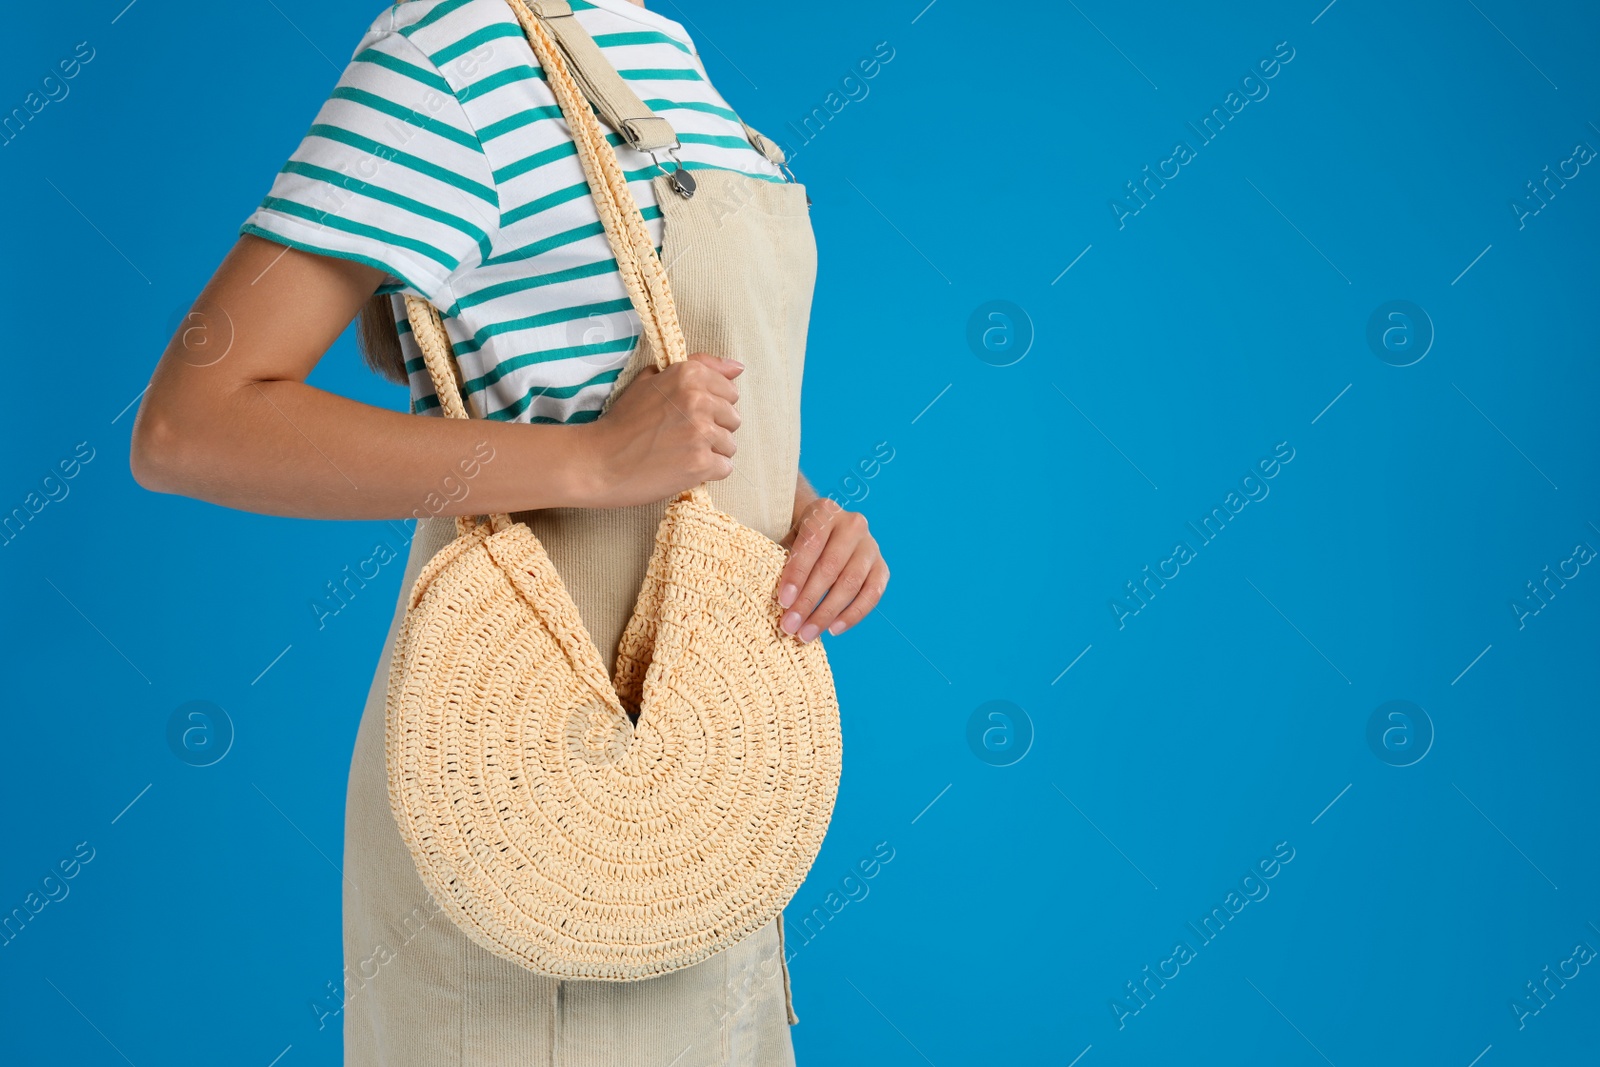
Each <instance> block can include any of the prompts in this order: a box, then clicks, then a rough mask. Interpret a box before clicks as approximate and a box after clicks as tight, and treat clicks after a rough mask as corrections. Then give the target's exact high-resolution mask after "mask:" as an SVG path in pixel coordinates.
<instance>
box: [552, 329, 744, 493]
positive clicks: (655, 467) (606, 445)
mask: <svg viewBox="0 0 1600 1067" xmlns="http://www.w3.org/2000/svg"><path fill="white" fill-rule="evenodd" d="M743 370H744V364H742V363H740V362H738V361H737V360H732V359H720V358H718V357H716V356H713V355H710V354H709V353H706V352H694V353H691V354H690V356H689V358H688V359H686V360H684V361H683V362H681V363H674V364H672V365H671V366H669V367H668V368H667V369H666V370H659V369H657V368H656V367H653V366H651V367H645V368H644V369H643V370H641V371H640V372H639V375H638V377H636V378H635V379H634V380H633V381H632V382H630V383H628V386H627V388H625V389H623V390H622V392H621V393H619V394H617V398H616V399H615V400H614V401H612V402H611V407H610V409H609V410H608V411H607V412H606V414H605V416H604V417H603V418H599V419H596V420H595V421H594V422H591V423H588V424H586V425H584V426H582V427H578V428H577V429H578V430H579V432H581V433H584V434H586V435H587V436H588V437H589V438H590V441H589V442H587V443H586V444H585V447H584V449H583V453H584V454H585V455H587V456H588V457H590V459H591V460H592V463H591V465H590V469H589V470H588V472H587V474H586V476H585V477H584V479H583V480H584V482H585V484H586V489H585V490H584V491H583V493H582V495H583V497H584V500H583V503H582V504H581V505H580V506H582V507H590V508H619V507H627V506H629V505H632V504H646V503H651V502H653V501H657V500H662V499H665V498H666V497H669V496H671V495H673V494H674V493H679V492H682V491H683V490H685V489H688V488H690V487H691V486H696V485H699V484H700V483H701V482H704V481H719V480H721V479H723V478H726V477H727V476H728V475H730V474H732V473H733V453H734V450H735V446H734V442H733V431H735V430H737V429H738V428H739V421H740V420H739V412H738V409H737V408H735V406H734V405H735V404H736V403H737V401H738V399H739V386H738V383H737V382H736V381H735V380H734V379H736V378H737V377H738V376H739V374H740V373H741V372H743Z"/></svg>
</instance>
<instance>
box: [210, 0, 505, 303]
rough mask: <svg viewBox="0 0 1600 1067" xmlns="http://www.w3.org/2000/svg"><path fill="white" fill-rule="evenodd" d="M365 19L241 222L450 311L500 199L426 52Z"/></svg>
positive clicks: (473, 134)
mask: <svg viewBox="0 0 1600 1067" xmlns="http://www.w3.org/2000/svg"><path fill="white" fill-rule="evenodd" d="M389 23H390V20H389V18H388V17H387V16H385V18H383V19H380V20H379V22H377V23H374V24H373V27H372V28H371V29H369V30H368V31H367V34H366V36H365V37H363V39H362V42H361V45H360V46H359V47H358V48H357V49H356V52H355V54H354V55H353V56H352V58H351V60H350V63H349V65H348V66H347V67H345V69H344V72H343V73H342V74H341V75H340V77H339V82H338V85H337V86H336V87H335V88H334V90H333V92H332V94H331V95H330V96H329V98H328V100H327V102H326V103H324V104H323V105H322V108H321V110H320V111H318V113H317V116H316V121H315V123H314V124H313V125H312V126H311V129H310V130H309V131H308V132H307V133H306V136H305V139H304V140H303V141H301V142H300V145H299V147H298V148H296V149H295V151H294V154H293V155H291V156H290V157H289V161H288V162H287V163H286V164H284V167H283V169H282V170H281V171H279V172H278V175H277V177H276V178H275V179H274V180H273V183H272V188H271V191H270V192H269V193H268V194H267V196H266V198H265V199H263V200H262V201H261V204H260V206H259V207H257V208H256V210H255V211H254V212H253V213H252V214H251V215H250V217H249V218H248V219H246V220H245V222H244V223H243V225H241V226H240V227H239V233H240V234H241V235H242V234H246V233H251V234H255V235H257V236H259V237H264V238H267V239H268V240H272V241H277V242H279V243H280V244H286V245H289V246H291V247H294V248H298V249H301V250H303V251H306V252H314V253H318V254H321V255H326V256H335V257H338V258H341V259H353V260H358V261H360V262H362V263H366V264H367V265H369V266H372V267H377V268H378V269H380V270H383V271H385V272H386V273H387V275H388V277H387V278H386V279H385V281H384V283H383V286H382V287H381V288H380V289H379V290H378V291H379V292H380V293H385V292H386V293H405V294H412V295H417V296H422V297H425V298H426V299H428V300H429V301H431V302H432V303H433V304H434V305H435V306H437V307H441V308H446V309H448V308H449V307H450V306H451V304H452V303H453V298H452V296H451V295H450V294H451V292H452V287H451V283H452V280H453V278H454V277H455V276H457V275H459V274H461V273H462V272H464V271H467V270H470V269H472V268H473V267H475V266H476V265H478V264H479V263H481V262H482V261H484V260H485V259H487V258H489V256H490V255H491V241H492V237H493V234H494V233H495V231H496V230H497V228H498V226H499V219H500V202H499V196H498V193H497V190H496V188H495V180H494V174H493V171H492V169H491V168H490V166H489V162H488V159H487V158H486V157H485V155H484V152H483V146H482V144H480V143H479V139H478V135H477V131H476V130H475V129H474V128H473V125H472V122H471V120H470V119H469V118H468V117H467V114H466V112H465V110H464V109H463V108H462V106H461V103H460V101H459V100H458V99H457V98H456V96H455V94H454V93H453V92H452V91H451V89H450V86H449V84H448V83H447V82H446V81H445V79H444V77H443V76H442V75H441V74H440V72H439V69H438V68H437V67H436V66H435V65H434V63H433V61H432V60H431V59H429V58H428V56H427V55H426V54H425V53H424V52H423V51H422V50H421V49H420V48H419V47H417V45H416V44H414V43H413V42H412V41H411V39H410V38H409V37H408V36H406V35H405V33H404V32H402V31H400V30H396V29H391V28H389Z"/></svg>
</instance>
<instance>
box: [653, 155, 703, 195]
mask: <svg viewBox="0 0 1600 1067" xmlns="http://www.w3.org/2000/svg"><path fill="white" fill-rule="evenodd" d="M646 151H648V152H649V153H650V159H651V161H652V162H654V163H655V165H656V169H657V170H659V171H661V172H662V173H663V174H665V175H666V176H667V180H668V181H670V182H671V183H672V188H673V189H675V190H677V193H678V195H679V196H681V197H683V198H684V199H685V200H688V199H689V198H690V197H692V196H694V190H695V180H694V175H693V174H690V173H689V172H688V171H687V170H685V169H684V167H683V160H681V159H679V158H678V142H677V141H673V142H672V143H671V144H669V145H668V146H667V147H666V148H665V149H663V151H665V152H666V153H667V155H669V156H671V157H672V161H673V162H674V163H676V164H677V166H675V167H673V168H672V169H671V170H667V169H666V168H665V167H663V166H662V165H661V160H660V159H659V158H658V157H657V156H656V150H654V149H647V150H646Z"/></svg>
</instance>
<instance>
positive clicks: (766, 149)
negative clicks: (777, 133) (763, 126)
mask: <svg viewBox="0 0 1600 1067" xmlns="http://www.w3.org/2000/svg"><path fill="white" fill-rule="evenodd" d="M739 125H741V126H743V127H744V135H745V136H746V137H748V138H750V143H751V144H752V145H754V146H755V150H756V151H757V152H760V153H761V154H762V155H763V156H765V157H766V158H767V162H768V163H771V164H772V165H773V166H774V167H781V166H783V165H784V164H785V163H787V162H788V161H789V159H788V157H787V156H785V155H784V154H783V149H781V148H779V147H778V142H777V141H774V140H773V139H772V138H770V137H768V136H767V135H766V134H764V133H762V132H761V131H760V130H758V129H756V128H755V127H754V126H752V125H750V124H749V123H748V122H746V121H745V120H744V119H740V120H739Z"/></svg>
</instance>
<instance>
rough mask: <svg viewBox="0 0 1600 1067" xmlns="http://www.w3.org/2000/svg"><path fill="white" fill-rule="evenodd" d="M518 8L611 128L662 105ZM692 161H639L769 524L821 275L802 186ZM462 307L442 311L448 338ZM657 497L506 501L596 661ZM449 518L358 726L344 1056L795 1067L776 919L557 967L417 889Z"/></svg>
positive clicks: (405, 1064)
mask: <svg viewBox="0 0 1600 1067" xmlns="http://www.w3.org/2000/svg"><path fill="white" fill-rule="evenodd" d="M530 7H533V9H534V11H535V13H536V14H538V15H539V17H540V18H541V19H544V20H545V24H546V25H547V27H548V28H550V29H551V30H552V32H554V33H555V34H556V36H557V39H558V40H559V41H560V42H561V45H562V47H563V51H564V52H565V53H566V55H567V58H568V62H569V64H570V65H571V66H572V67H573V70H574V74H575V75H577V76H578V77H577V80H578V82H579V84H580V85H581V86H582V87H583V89H584V92H585V95H586V96H588V97H589V98H590V99H591V101H592V102H594V103H595V107H596V110H597V111H598V112H599V113H600V116H601V118H602V119H603V120H605V121H606V122H607V123H608V124H609V125H610V126H611V127H612V129H616V128H617V125H618V123H617V122H616V121H614V120H616V119H617V118H618V116H621V117H622V118H631V117H633V116H636V115H637V116H643V117H644V118H645V119H646V121H645V122H644V123H641V124H639V125H637V126H635V128H636V129H637V128H652V127H650V126H649V123H651V122H663V123H664V122H665V120H663V119H661V118H660V117H659V116H655V115H653V114H652V113H651V112H650V111H649V110H648V109H647V108H646V107H645V106H644V104H643V103H642V102H640V101H639V99H638V97H637V96H636V95H634V94H633V92H632V90H631V89H630V88H629V87H628V86H627V85H626V83H625V82H623V80H622V78H621V77H620V76H619V75H618V74H617V73H616V71H615V69H614V68H612V67H611V65H610V64H609V62H607V61H606V60H605V58H604V56H603V54H602V53H601V52H600V50H599V48H598V47H594V46H593V42H592V40H590V39H589V38H588V37H587V34H586V33H585V32H584V31H583V30H582V28H581V26H578V25H577V20H576V19H573V18H571V17H570V15H567V14H566V12H569V11H570V9H569V8H567V5H566V4H564V3H550V2H548V0H546V2H543V3H540V4H537V5H534V4H530ZM653 129H655V130H658V131H659V130H660V129H661V127H653ZM667 129H668V131H669V133H670V127H667ZM745 130H746V132H747V134H748V135H749V138H750V141H751V143H752V144H753V145H754V146H755V148H756V149H757V151H759V152H761V153H762V154H763V155H764V156H765V157H766V158H767V159H769V160H771V161H772V162H774V163H775V164H779V165H782V164H783V162H784V160H783V153H782V151H781V149H779V148H778V146H777V145H776V144H774V143H773V142H772V141H770V140H769V139H767V138H766V137H764V136H762V135H761V134H759V133H757V132H756V131H755V130H753V129H750V128H749V127H748V126H747V127H745ZM625 139H626V138H625ZM671 166H672V164H671V163H670V162H669V163H667V167H668V168H670V167H671ZM689 173H691V174H692V176H693V178H694V179H695V182H696V184H697V188H696V190H695V192H694V194H693V196H692V197H690V198H687V199H686V198H684V197H683V196H681V195H679V193H678V192H676V191H675V190H674V188H673V185H672V183H671V181H670V179H669V178H668V176H667V175H666V174H664V173H658V174H657V175H655V176H654V177H653V178H652V179H651V188H652V190H653V192H654V194H655V198H656V202H657V203H658V205H659V206H660V209H661V213H662V220H663V230H662V234H663V243H662V251H661V259H662V262H663V263H664V264H665V265H666V266H667V272H668V277H669V279H670V282H671V285H672V291H673V295H674V297H675V300H676V304H677V309H678V315H679V318H680V320H681V321H682V324H683V331H684V335H685V337H686V339H687V341H688V346H689V350H690V351H691V352H694V351H706V352H710V353H712V354H714V355H718V356H725V357H730V358H735V359H738V360H740V361H742V362H743V363H744V364H745V370H744V372H743V373H742V374H741V375H740V376H739V377H738V378H737V379H736V381H737V383H738V386H739V401H738V410H739V412H740V415H741V418H742V421H741V424H740V426H739V429H738V430H737V431H736V432H735V433H734V440H735V442H736V443H737V446H738V448H737V454H736V456H735V458H734V472H733V474H732V475H731V476H729V477H728V478H726V479H724V480H722V481H718V482H712V483H710V485H709V487H708V490H709V492H710V495H711V499H712V501H713V503H715V504H716V505H717V506H718V507H719V508H721V509H723V510H724V511H726V512H728V513H729V514H731V515H733V516H734V517H735V518H737V519H739V520H740V521H741V522H743V523H745V524H746V525H748V526H750V527H752V528H754V529H756V530H760V531H762V532H763V533H765V534H766V535H767V536H769V537H771V538H773V539H774V540H781V539H782V538H783V537H784V536H785V535H786V534H787V533H788V531H789V528H790V525H791V522H792V518H793V506H794V493H795V483H796V478H797V476H798V474H799V453H800V385H801V376H802V372H803V369H804V359H805V343H806V331H807V324H808V320H809V317H810V311H811V298H812V289H813V285H814V282H815V277H816V245H815V242H814V240H813V235H812V230H811V221H810V217H809V211H808V204H809V201H808V198H807V196H806V193H805V189H804V187H803V186H801V185H799V184H798V183H795V182H793V181H790V182H786V183H776V182H771V181H764V180H762V179H759V178H754V177H750V176H748V175H744V174H740V173H738V172H735V171H728V170H721V169H711V168H704V169H695V170H693V171H691V172H689ZM641 206H647V205H641ZM597 218H598V216H597ZM458 325H459V324H458V323H456V322H455V320H453V319H449V318H446V319H445V326H446V329H447V331H448V332H450V333H451V334H452V338H453V339H454V338H455V332H454V331H455V329H456V328H457V327H458ZM654 360H655V356H654V354H653V353H652V352H650V351H648V350H647V346H646V345H644V344H642V343H641V344H640V345H638V346H637V347H636V348H635V350H634V352H633V354H632V356H631V357H630V360H629V362H628V364H627V365H626V366H625V367H624V369H623V371H622V372H621V374H620V376H619V378H618V380H617V383H616V386H615V388H614V389H613V392H612V393H611V397H610V398H608V399H607V401H606V406H605V408H603V409H602V417H604V412H605V411H606V410H608V409H609V407H610V404H611V399H613V398H615V396H616V395H617V394H618V393H619V392H620V391H621V390H622V389H623V388H624V387H625V386H626V385H627V384H628V383H629V382H630V381H631V380H632V379H633V377H634V376H635V375H636V374H637V373H638V372H639V371H640V370H641V369H642V368H644V367H645V366H648V365H651V364H653V363H654ZM469 410H470V408H469ZM664 511H665V502H664V501H663V502H661V503H656V504H648V505H641V506H638V507H631V508H617V509H604V510H596V509H580V508H560V509H550V510H546V511H539V512H519V513H515V514H513V515H512V518H513V520H516V521H522V522H527V523H528V525H529V526H530V527H531V528H532V529H533V531H534V533H535V534H536V535H537V536H538V537H539V539H540V540H541V541H542V542H543V543H544V545H545V547H546V549H547V550H548V551H549V554H550V557H551V560H552V561H553V562H554V563H555V565H556V568H557V570H558V571H559V572H560V573H561V575H562V578H563V580H564V581H565V583H566V586H567V588H568V590H569V591H570V592H571V593H572V595H573V598H574V600H575V601H576V602H577V604H578V608H579V612H580V614H581V616H582V618H583V620H584V623H585V625H586V626H587V627H588V629H589V631H590V634H591V636H592V637H593V638H594V640H595V644H596V646H597V647H598V648H599V649H600V651H601V652H602V653H603V654H604V655H605V656H606V660H605V662H607V663H615V662H616V647H617V643H618V641H619V639H620V637H621V634H622V630H623V628H624V626H625V625H626V623H627V619H628V615H629V613H630V612H631V611H632V609H633V605H634V601H635V598H636V596H637V594H638V591H639V587H640V585H641V583H642V582H643V580H644V575H645V567H646V562H647V560H648V558H649V554H650V549H651V546H652V543H653V538H654V536H655V531H656V527H657V525H658V524H659V522H660V520H661V517H662V514H663V513H664ZM455 532H456V527H455V521H454V519H453V518H451V517H449V516H444V517H437V518H430V519H419V520H417V526H416V533H415V536H414V537H413V539H412V544H411V550H410V556H409V559H408V561H407V565H406V572H405V576H404V578H403V579H402V582H401V591H400V599H399V604H398V605H397V608H396V612H395V617H394V621H393V623H392V624H391V625H390V628H389V635H388V638H387V639H386V641H385V643H384V649H383V654H382V656H381V658H380V659H379V662H378V666H377V670H376V672H375V674H374V677H373V680H372V687H371V689H370V691H369V694H368V697H367V703H366V707H365V710H364V712H363V714H362V718H361V724H360V728H359V730H358V732H357V737H356V744H355V752H354V757H353V759H352V762H351V768H350V782H349V793H348V800H347V809H346V822H345V853H344V857H345V875H346V878H345V882H344V956H345V986H344V997H343V1016H344V1018H343V1025H344V1037H345V1062H346V1064H348V1065H351V1067H513V1065H514V1067H723V1065H750V1067H774V1065H792V1064H793V1063H794V1052H793V1047H792V1045H791V1044H790V1038H789V1029H788V1028H789V1024H791V1023H793V1022H796V1021H798V1020H796V1018H795V1016H794V1012H793V1006H792V1000H791V999H790V996H789V974H788V969H787V966H786V964H785V961H784V958H783V937H782V920H781V918H780V919H778V920H775V921H774V922H773V923H771V924H769V925H768V926H766V927H765V928H763V929H762V930H760V931H759V932H757V933H756V934H754V935H751V936H750V937H748V938H746V939H745V940H744V941H742V942H740V943H739V944H737V945H735V946H733V947H732V948H731V949H728V950H726V951H724V952H722V953H720V954H718V955H716V956H714V957H712V958H711V959H709V960H706V961H704V962H702V963H699V964H696V965H695V966H693V967H688V968H685V969H683V970H680V971H676V972H673V973H671V974H668V975H664V976H662V977H659V978H653V979H647V980H643V981H637V982H601V981H563V980H560V979H555V978H550V977H546V976H543V975H538V974H534V973H533V972H531V971H528V970H525V969H523V968H522V967H519V966H518V965H516V964H514V963H510V962H508V961H506V960H502V959H500V958H499V957H497V956H495V955H493V954H491V953H490V952H488V951H487V950H485V949H483V948H481V947H479V946H478V945H477V944H476V943H474V942H473V941H471V940H470V939H468V937H467V936H466V935H465V934H464V933H462V932H461V931H460V930H459V929H458V928H457V927H456V926H455V925H454V924H453V923H452V922H451V921H450V919H449V918H448V917H447V916H446V915H445V914H444V913H443V912H441V911H440V910H439V909H438V906H437V905H436V904H435V903H434V902H433V900H432V898H431V897H430V896H429V894H428V892H427V890H426V889H425V888H424V887H423V885H422V883H421V881H420V880H419V879H418V877H417V873H416V869H415V867H414V866H413V864H412V859H411V855H410V853H409V852H408V851H407V849H406V847H405V845H404V843H403V842H402V840H401V838H400V833H399V830H398V828H397V827H396V825H395V821H394V815H393V813H392V811H391V809H390V806H389V795H388V785H387V774H386V768H385V763H384V729H385V723H384V718H385V715H384V712H385V696H386V689H387V682H388V675H389V665H390V658H391V656H392V654H393V649H394V642H395V634H396V631H397V630H398V627H399V623H400V620H401V617H402V615H401V612H403V610H404V605H405V602H406V598H407V594H408V593H409V591H410V589H411V586H412V584H413V583H414V582H415V580H416V577H417V573H418V572H419V571H420V570H421V568H422V566H423V564H424V563H426V562H427V560H428V559H429V558H430V557H431V556H432V555H433V554H434V553H435V552H437V551H438V550H439V549H440V548H442V547H444V545H445V544H447V543H448V542H449V541H450V540H451V539H452V538H453V537H454V536H455Z"/></svg>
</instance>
